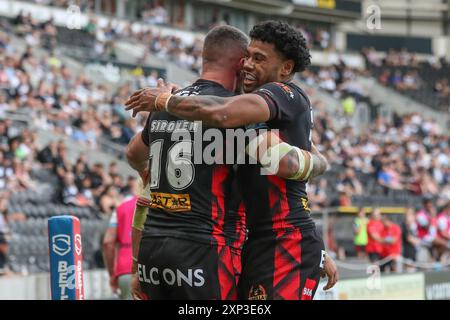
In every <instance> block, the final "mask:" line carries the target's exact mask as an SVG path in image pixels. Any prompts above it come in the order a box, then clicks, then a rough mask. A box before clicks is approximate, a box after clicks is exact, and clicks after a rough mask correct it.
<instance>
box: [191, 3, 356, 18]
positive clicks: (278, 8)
mask: <svg viewBox="0 0 450 320" xmlns="http://www.w3.org/2000/svg"><path fill="white" fill-rule="evenodd" d="M196 1H199V2H204V3H213V4H214V5H217V4H219V5H222V6H226V7H229V8H234V9H240V10H245V11H249V12H254V13H259V14H263V15H268V14H269V13H270V15H271V16H279V17H289V18H294V19H302V20H310V21H311V20H312V21H324V22H332V23H334V22H341V21H348V20H355V19H359V18H361V14H362V9H361V1H358V0H326V1H317V0H196ZM218 2H219V3H218Z"/></svg>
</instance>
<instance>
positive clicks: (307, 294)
mask: <svg viewBox="0 0 450 320" xmlns="http://www.w3.org/2000/svg"><path fill="white" fill-rule="evenodd" d="M315 287H316V281H315V280H312V279H309V278H308V279H306V282H305V287H304V288H303V291H302V298H301V299H302V300H312V298H313V292H314V288H315Z"/></svg>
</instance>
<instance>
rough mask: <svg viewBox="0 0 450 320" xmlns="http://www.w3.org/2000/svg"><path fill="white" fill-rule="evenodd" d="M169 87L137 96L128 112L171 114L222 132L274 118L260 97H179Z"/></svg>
mask: <svg viewBox="0 0 450 320" xmlns="http://www.w3.org/2000/svg"><path fill="white" fill-rule="evenodd" d="M171 92H172V91H171V89H170V88H169V87H168V86H162V87H157V88H144V89H141V90H138V91H136V92H135V93H133V94H132V95H131V96H130V97H129V98H128V100H127V101H126V102H125V109H126V110H132V115H133V117H134V116H135V115H136V114H138V113H139V112H145V111H146V112H153V111H168V112H169V113H171V114H173V115H176V116H178V117H179V118H183V119H186V120H190V121H195V120H201V121H203V122H205V124H207V125H209V126H212V127H219V128H235V127H240V126H244V125H248V124H252V123H260V122H266V121H267V120H269V118H270V110H269V106H268V104H267V102H266V100H264V99H263V98H262V97H260V96H259V95H256V94H251V93H250V94H243V95H240V96H235V97H229V98H221V97H216V96H187V97H186V96H184V97H181V96H175V95H172V94H171Z"/></svg>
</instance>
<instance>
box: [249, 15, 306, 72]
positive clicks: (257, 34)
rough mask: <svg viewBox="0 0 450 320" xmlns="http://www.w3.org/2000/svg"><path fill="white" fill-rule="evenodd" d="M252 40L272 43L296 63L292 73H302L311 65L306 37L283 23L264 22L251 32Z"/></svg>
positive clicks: (283, 54)
mask: <svg viewBox="0 0 450 320" xmlns="http://www.w3.org/2000/svg"><path fill="white" fill-rule="evenodd" d="M250 38H251V39H252V40H259V41H262V42H267V43H272V44H273V45H274V46H275V49H276V50H277V51H278V52H279V53H280V54H281V55H282V56H284V57H285V58H286V59H290V60H293V61H294V68H293V70H292V72H302V71H304V70H305V69H306V68H307V67H308V66H309V65H310V64H311V55H310V54H309V49H308V45H307V43H306V39H305V37H303V35H302V33H301V32H300V31H299V30H296V29H294V28H293V27H291V26H290V25H289V24H288V23H286V22H283V21H274V20H269V21H264V22H261V23H258V24H257V25H255V26H254V27H253V28H252V30H251V31H250Z"/></svg>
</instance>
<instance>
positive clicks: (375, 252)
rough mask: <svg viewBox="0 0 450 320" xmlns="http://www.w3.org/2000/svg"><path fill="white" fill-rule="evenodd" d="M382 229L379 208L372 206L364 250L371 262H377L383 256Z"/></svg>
mask: <svg viewBox="0 0 450 320" xmlns="http://www.w3.org/2000/svg"><path fill="white" fill-rule="evenodd" d="M383 230H384V225H383V222H382V221H381V214H380V209H378V208H374V209H373V212H372V216H371V218H370V220H369V222H368V223H367V236H368V239H367V246H366V252H367V254H368V256H369V260H370V262H372V263H377V262H378V261H380V260H381V258H382V256H383Z"/></svg>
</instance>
